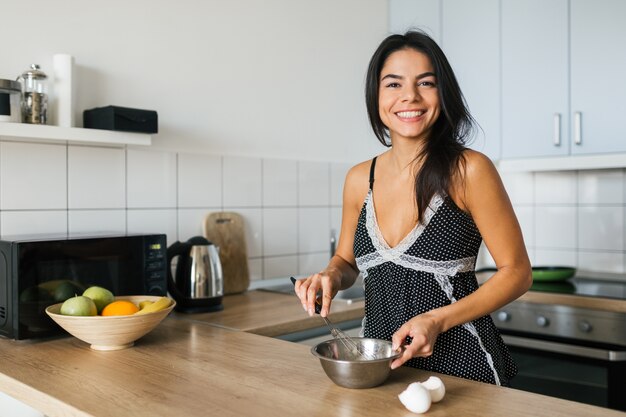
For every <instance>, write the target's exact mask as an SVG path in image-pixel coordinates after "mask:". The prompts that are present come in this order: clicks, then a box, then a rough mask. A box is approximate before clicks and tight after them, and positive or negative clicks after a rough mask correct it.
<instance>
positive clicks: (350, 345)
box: [291, 277, 376, 360]
mask: <svg viewBox="0 0 626 417" xmlns="http://www.w3.org/2000/svg"><path fill="white" fill-rule="evenodd" d="M291 282H292V283H293V285H296V279H295V278H294V277H291ZM321 310H322V304H321V303H320V302H319V300H315V313H317V314H320V311H321ZM320 317H322V316H320ZM322 319H323V320H324V323H326V326H327V327H328V329H329V330H330V334H331V335H332V336H333V338H335V339H337V340H339V342H341V344H342V345H343V346H344V347H345V348H346V349H347V350H348V352H350V353H352V354H353V355H354V356H355V358H357V359H363V360H372V359H376V356H375V355H373V354H371V353H369V352H366V351H365V350H363V348H362V347H361V346H360V345H359V344H358V343H357V342H355V341H354V339H352V338H351V337H350V336H348V335H347V334H346V333H344V332H343V330H341V329H339V328H338V327H335V325H333V324H332V323H331V321H330V320H328V318H327V317H322Z"/></svg>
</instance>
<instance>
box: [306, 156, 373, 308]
mask: <svg viewBox="0 0 626 417" xmlns="http://www.w3.org/2000/svg"><path fill="white" fill-rule="evenodd" d="M368 170H369V162H363V163H361V164H359V165H357V166H355V167H353V168H352V169H350V171H348V174H347V175H346V180H345V183H344V188H343V209H342V218H341V232H340V234H339V242H338V244H337V250H336V251H335V255H334V256H333V257H332V258H331V259H330V262H329V263H328V266H327V267H326V268H324V270H322V271H320V272H318V273H317V274H313V275H311V276H308V277H307V278H304V279H301V280H298V281H296V284H295V291H296V294H297V295H298V297H299V298H300V301H301V302H302V307H303V308H304V310H305V311H307V312H308V313H309V315H311V316H312V315H313V314H314V313H315V300H316V298H317V294H318V292H319V291H320V290H321V292H322V310H321V312H320V315H321V316H322V317H326V316H327V315H328V313H329V311H330V305H331V302H332V299H333V297H334V296H335V295H337V292H338V291H339V290H342V289H346V288H348V287H350V286H351V285H352V284H354V281H355V280H356V278H357V276H358V274H359V271H358V269H357V267H356V262H355V260H354V249H353V246H354V232H355V231H356V226H357V223H358V220H359V213H360V211H361V205H362V204H363V201H364V200H365V196H366V195H367V184H368V179H367V175H368V172H369V171H368Z"/></svg>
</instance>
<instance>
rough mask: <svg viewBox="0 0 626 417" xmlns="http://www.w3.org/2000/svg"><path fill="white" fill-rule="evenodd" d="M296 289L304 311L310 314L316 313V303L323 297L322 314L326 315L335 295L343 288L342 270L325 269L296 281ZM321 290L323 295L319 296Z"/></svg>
mask: <svg viewBox="0 0 626 417" xmlns="http://www.w3.org/2000/svg"><path fill="white" fill-rule="evenodd" d="M294 288H295V291H296V295H297V296H298V298H300V302H301V303H302V308H304V311H306V312H307V313H309V316H312V315H314V314H315V303H316V302H318V298H321V304H322V309H321V311H320V316H322V317H326V316H328V313H329V312H330V304H331V302H332V299H333V297H335V295H337V292H339V289H340V288H341V272H340V271H339V270H338V269H335V268H332V269H330V268H328V269H325V270H323V271H321V272H319V273H317V274H313V275H311V276H308V277H306V278H303V279H299V280H297V281H296V283H295V287H294ZM320 291H321V297H318V294H319V292H320Z"/></svg>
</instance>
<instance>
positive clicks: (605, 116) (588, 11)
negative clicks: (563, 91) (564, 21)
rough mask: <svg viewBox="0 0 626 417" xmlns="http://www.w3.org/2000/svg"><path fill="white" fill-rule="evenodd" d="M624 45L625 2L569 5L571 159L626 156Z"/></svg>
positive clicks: (583, 0)
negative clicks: (596, 155)
mask: <svg viewBox="0 0 626 417" xmlns="http://www.w3.org/2000/svg"><path fill="white" fill-rule="evenodd" d="M625 45H626V1H624V0H594V1H589V0H571V84H572V93H571V94H572V95H571V103H572V105H571V112H572V117H574V118H575V119H574V120H573V121H572V122H573V126H574V128H575V129H578V128H579V129H580V133H578V132H577V131H576V130H575V131H574V137H573V139H574V140H575V142H574V145H572V153H573V154H589V153H609V152H625V151H626V125H625V124H624V110H626V81H625V80H624V77H626V50H625V48H626V46H625ZM577 119H578V120H577ZM577 123H579V126H576V124H577Z"/></svg>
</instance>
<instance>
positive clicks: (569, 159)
mask: <svg viewBox="0 0 626 417" xmlns="http://www.w3.org/2000/svg"><path fill="white" fill-rule="evenodd" d="M497 166H498V170H500V171H501V172H522V171H525V172H532V171H572V170H585V169H610V168H626V153H612V154H598V155H575V156H561V157H545V158H520V159H501V160H500V161H498V162H497Z"/></svg>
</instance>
